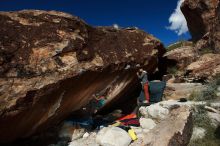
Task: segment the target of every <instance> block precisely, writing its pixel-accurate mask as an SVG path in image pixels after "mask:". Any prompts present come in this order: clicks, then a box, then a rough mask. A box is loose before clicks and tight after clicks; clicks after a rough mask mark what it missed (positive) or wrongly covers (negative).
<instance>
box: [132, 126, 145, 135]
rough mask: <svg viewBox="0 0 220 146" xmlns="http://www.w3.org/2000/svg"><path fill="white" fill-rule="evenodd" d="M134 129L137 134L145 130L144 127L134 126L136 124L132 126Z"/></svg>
mask: <svg viewBox="0 0 220 146" xmlns="http://www.w3.org/2000/svg"><path fill="white" fill-rule="evenodd" d="M131 128H132V129H134V132H135V133H136V134H139V133H142V132H143V129H142V128H141V127H134V126H131Z"/></svg>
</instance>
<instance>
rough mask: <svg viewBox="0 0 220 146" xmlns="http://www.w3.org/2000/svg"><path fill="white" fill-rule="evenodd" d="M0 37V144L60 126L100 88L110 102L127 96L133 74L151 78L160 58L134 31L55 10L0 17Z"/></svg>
mask: <svg viewBox="0 0 220 146" xmlns="http://www.w3.org/2000/svg"><path fill="white" fill-rule="evenodd" d="M0 32H1V33H0V131H1V132H0V142H6V141H12V140H15V139H17V138H24V137H28V136H30V135H32V134H34V133H36V132H40V131H41V130H43V129H46V128H48V127H49V126H51V125H54V124H56V123H58V122H60V121H61V120H63V119H64V118H65V117H67V116H68V115H69V114H70V113H71V112H73V111H75V110H77V109H79V108H81V107H82V106H83V105H85V104H87V103H88V102H89V100H90V99H91V97H92V95H93V94H95V93H98V92H100V91H103V90H105V89H106V88H111V89H110V90H106V92H107V93H105V94H107V95H108V97H109V98H110V99H116V98H119V97H121V96H123V95H124V94H127V93H129V92H132V91H133V90H134V88H135V87H136V86H137V84H138V81H137V78H136V70H137V68H138V67H144V68H145V69H146V70H148V71H149V72H153V71H154V70H155V69H156V68H157V67H158V58H160V57H162V55H163V54H164V53H165V49H164V47H163V45H162V44H161V43H160V41H159V40H157V39H156V38H154V37H153V36H152V35H149V34H147V33H145V32H143V31H141V30H137V29H115V28H113V27H96V28H95V27H91V26H89V25H87V24H86V23H85V22H84V21H82V20H81V19H79V18H78V17H75V16H72V15H69V14H66V13H62V12H56V11H38V10H25V11H18V12H0ZM128 66H129V67H128ZM125 68H126V69H125ZM109 85H110V86H109ZM109 102H110V101H109Z"/></svg>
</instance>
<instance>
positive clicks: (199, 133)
mask: <svg viewBox="0 0 220 146" xmlns="http://www.w3.org/2000/svg"><path fill="white" fill-rule="evenodd" d="M205 133H206V130H205V129H203V128H201V127H194V128H193V134H192V138H191V139H192V140H197V139H202V138H203V137H204V136H205Z"/></svg>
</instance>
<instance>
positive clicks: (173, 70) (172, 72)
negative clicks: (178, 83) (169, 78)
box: [167, 66, 178, 75]
mask: <svg viewBox="0 0 220 146" xmlns="http://www.w3.org/2000/svg"><path fill="white" fill-rule="evenodd" d="M167 72H168V73H169V74H172V75H176V74H177V73H178V69H177V67H176V66H172V67H168V68H167Z"/></svg>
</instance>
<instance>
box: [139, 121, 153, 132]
mask: <svg viewBox="0 0 220 146" xmlns="http://www.w3.org/2000/svg"><path fill="white" fill-rule="evenodd" d="M139 121H140V125H141V127H142V128H143V129H148V130H151V129H153V128H154V127H155V126H156V123H155V122H154V121H153V120H152V119H146V118H140V120H139Z"/></svg>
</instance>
